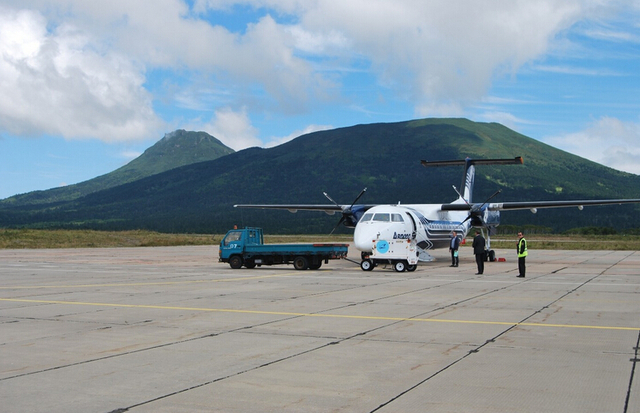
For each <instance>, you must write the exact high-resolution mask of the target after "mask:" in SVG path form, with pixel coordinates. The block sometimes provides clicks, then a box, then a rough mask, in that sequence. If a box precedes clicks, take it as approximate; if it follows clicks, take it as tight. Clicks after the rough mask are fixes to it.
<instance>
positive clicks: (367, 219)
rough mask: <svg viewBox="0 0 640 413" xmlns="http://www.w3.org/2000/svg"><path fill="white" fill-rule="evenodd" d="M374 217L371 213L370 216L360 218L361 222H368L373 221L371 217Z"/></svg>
mask: <svg viewBox="0 0 640 413" xmlns="http://www.w3.org/2000/svg"><path fill="white" fill-rule="evenodd" d="M372 216H373V214H371V213H369V214H364V215H363V216H362V218H360V222H366V221H371V217H372Z"/></svg>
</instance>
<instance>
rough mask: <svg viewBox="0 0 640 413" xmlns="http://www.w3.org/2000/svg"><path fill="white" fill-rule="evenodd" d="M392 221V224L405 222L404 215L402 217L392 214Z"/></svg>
mask: <svg viewBox="0 0 640 413" xmlns="http://www.w3.org/2000/svg"><path fill="white" fill-rule="evenodd" d="M391 221H392V222H404V218H402V215H400V214H391Z"/></svg>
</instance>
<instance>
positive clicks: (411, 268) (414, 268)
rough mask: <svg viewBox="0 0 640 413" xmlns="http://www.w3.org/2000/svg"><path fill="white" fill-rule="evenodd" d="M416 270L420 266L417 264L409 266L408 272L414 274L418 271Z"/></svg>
mask: <svg viewBox="0 0 640 413" xmlns="http://www.w3.org/2000/svg"><path fill="white" fill-rule="evenodd" d="M416 268H418V266H417V265H416V264H414V265H407V271H409V272H413V271H415V270H416Z"/></svg>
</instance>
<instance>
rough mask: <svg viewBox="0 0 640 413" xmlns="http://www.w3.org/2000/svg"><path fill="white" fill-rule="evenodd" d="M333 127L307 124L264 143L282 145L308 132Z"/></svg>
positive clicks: (271, 145) (270, 146)
mask: <svg viewBox="0 0 640 413" xmlns="http://www.w3.org/2000/svg"><path fill="white" fill-rule="evenodd" d="M329 129H333V126H331V125H309V126H307V127H306V128H304V129H302V130H296V131H293V132H291V133H290V134H289V135H287V136H284V137H272V138H271V139H270V140H269V141H268V142H267V143H266V144H265V147H266V148H272V147H274V146H278V145H282V144H283V143H286V142H289V141H290V140H293V139H295V138H297V137H299V136H302V135H306V134H308V133H313V132H319V131H323V130H329Z"/></svg>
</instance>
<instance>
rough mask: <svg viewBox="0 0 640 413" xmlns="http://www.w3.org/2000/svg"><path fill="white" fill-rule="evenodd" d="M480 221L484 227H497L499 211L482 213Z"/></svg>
mask: <svg viewBox="0 0 640 413" xmlns="http://www.w3.org/2000/svg"><path fill="white" fill-rule="evenodd" d="M483 215H484V216H483V218H482V220H483V221H484V224H485V225H486V226H497V225H499V224H500V211H489V210H488V209H486V210H485V211H484V214H483Z"/></svg>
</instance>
